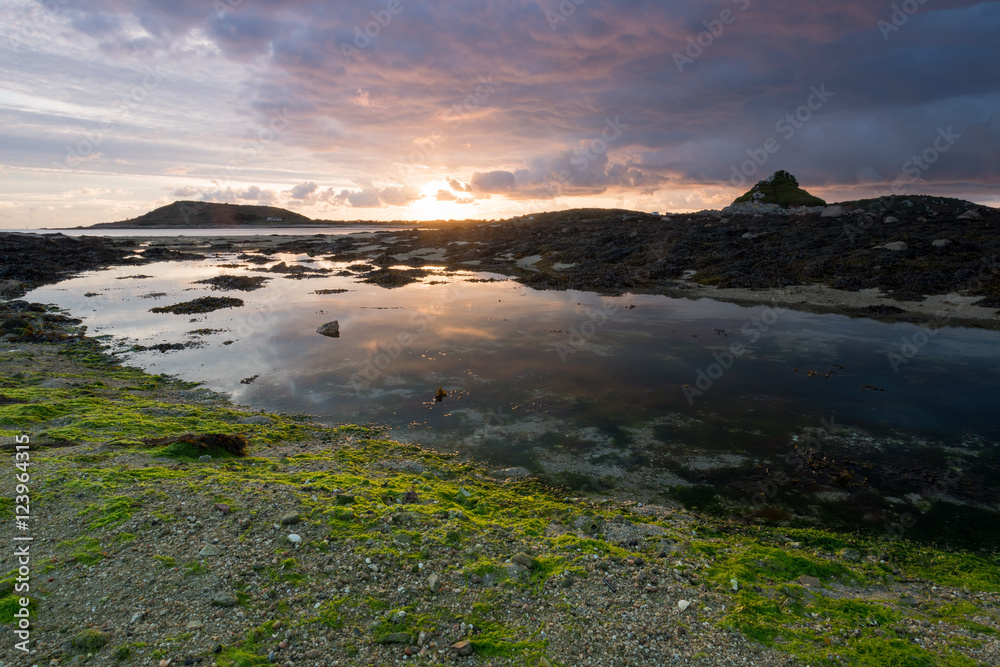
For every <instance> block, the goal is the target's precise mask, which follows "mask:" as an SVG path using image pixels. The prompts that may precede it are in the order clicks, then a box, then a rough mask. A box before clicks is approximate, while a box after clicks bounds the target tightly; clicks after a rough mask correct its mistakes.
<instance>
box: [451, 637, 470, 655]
mask: <svg viewBox="0 0 1000 667" xmlns="http://www.w3.org/2000/svg"><path fill="white" fill-rule="evenodd" d="M451 648H452V649H454V651H455V653H457V654H458V655H472V650H473V649H472V642H470V641H469V640H468V639H463V640H462V641H460V642H455V643H454V644H452V645H451Z"/></svg>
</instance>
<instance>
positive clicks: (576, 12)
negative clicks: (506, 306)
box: [0, 0, 1000, 228]
mask: <svg viewBox="0 0 1000 667" xmlns="http://www.w3.org/2000/svg"><path fill="white" fill-rule="evenodd" d="M998 54H1000V2H965V1H962V0H905V1H904V2H897V3H896V4H892V3H890V2H877V1H876V2H871V1H870V0H866V1H864V2H862V1H860V0H845V1H843V2H837V3H818V2H795V1H793V0H717V1H713V2H702V3H691V2H679V1H673V0H561V1H560V0H537V1H529V0H479V1H478V2H455V1H454V0H452V1H450V2H446V1H445V0H360V1H352V2H347V1H346V0H342V1H337V2H331V1H327V2H319V1H308V0H291V1H287V2H273V1H272V2H263V1H262V0H129V1H126V0H43V1H42V2H26V1H23V0H4V2H3V3H2V5H0V120H2V122H0V228H23V227H25V226H31V227H35V226H71V225H77V224H89V223H92V222H101V221H108V220H118V219H124V218H128V217H133V216H135V215H139V214H141V213H144V212H146V211H148V210H151V209H152V208H155V207H157V206H160V205H163V204H166V203H169V202H171V201H174V200H177V199H197V200H207V201H219V202H222V201H226V202H235V203H267V204H273V205H277V206H283V207H287V208H290V209H293V210H296V211H299V212H301V213H304V214H306V215H309V216H311V217H316V218H329V219H380V220H391V219H404V218H414V219H435V218H455V219H463V218H498V217H506V216H510V215H517V214H522V213H530V212H538V211H543V210H553V209H563V208H570V207H577V206H618V207H625V208H631V209H638V210H647V211H686V210H699V209H703V208H720V207H722V206H724V205H725V204H727V203H729V202H730V201H731V200H732V199H733V198H734V197H735V196H736V195H738V194H740V193H742V192H743V191H745V190H746V189H748V187H749V186H750V185H752V184H753V183H754V182H756V181H757V180H759V179H761V178H763V177H765V176H767V175H769V174H770V173H772V172H774V171H775V170H777V169H787V170H789V171H791V172H792V173H794V174H795V175H796V176H797V177H798V179H799V181H800V183H802V185H803V186H804V187H806V188H808V189H809V190H810V191H812V192H813V193H814V194H817V195H819V196H821V197H824V198H826V199H827V200H831V201H832V200H843V199H847V198H856V197H870V196H877V195H880V194H887V193H889V192H892V191H896V192H926V193H933V194H943V195H949V196H957V197H964V198H967V199H970V200H973V201H976V202H980V203H985V204H992V205H994V206H996V205H1000V189H998V183H1000V57H998ZM744 181H745V182H744Z"/></svg>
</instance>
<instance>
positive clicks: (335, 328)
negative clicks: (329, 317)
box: [316, 320, 340, 338]
mask: <svg viewBox="0 0 1000 667" xmlns="http://www.w3.org/2000/svg"><path fill="white" fill-rule="evenodd" d="M316 333H318V334H322V335H324V336H329V337H330V338H340V322H338V321H337V320H334V321H333V322H327V323H326V324H324V325H323V326H321V327H320V328H319V329H316Z"/></svg>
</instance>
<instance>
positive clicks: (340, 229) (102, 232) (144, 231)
mask: <svg viewBox="0 0 1000 667" xmlns="http://www.w3.org/2000/svg"><path fill="white" fill-rule="evenodd" d="M406 229H420V227H410V226H407V227H393V226H389V225H341V226H337V227H332V226H331V227H206V228H203V229H192V228H181V227H178V228H162V229H160V228H156V227H147V228H125V227H121V228H117V227H110V228H109V227H100V228H97V229H68V228H58V229H27V228H25V229H0V233H8V232H9V233H16V234H65V235H66V236H100V237H105V238H134V237H146V236H152V237H156V236H180V237H192V238H204V237H213V236H310V235H316V234H321V235H334V236H339V235H342V234H360V233H370V232H393V231H401V230H406Z"/></svg>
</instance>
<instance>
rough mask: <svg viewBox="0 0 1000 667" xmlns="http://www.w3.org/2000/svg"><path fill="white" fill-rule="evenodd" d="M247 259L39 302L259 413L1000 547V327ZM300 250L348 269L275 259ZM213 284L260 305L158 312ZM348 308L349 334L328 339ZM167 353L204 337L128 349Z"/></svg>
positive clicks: (603, 482)
mask: <svg viewBox="0 0 1000 667" xmlns="http://www.w3.org/2000/svg"><path fill="white" fill-rule="evenodd" d="M236 255H237V253H220V254H217V255H215V256H213V257H211V258H209V259H206V260H199V261H187V262H182V263H176V262H162V263H157V264H151V265H148V266H142V267H138V268H136V267H124V268H116V269H109V270H104V271H99V272H93V273H88V274H85V275H82V276H80V277H77V278H75V279H72V280H68V281H65V282H62V283H59V284H57V285H53V286H48V287H44V288H40V289H37V290H35V291H33V292H32V293H30V294H29V295H28V297H27V298H28V299H30V300H33V301H41V302H47V303H53V304H56V305H58V306H60V307H62V308H66V309H68V310H69V311H70V312H71V313H73V314H74V315H76V316H77V317H81V318H83V319H84V320H85V323H86V324H87V325H88V326H89V327H90V331H89V333H90V334H91V335H98V336H99V335H107V336H110V337H111V339H110V340H111V342H113V343H114V344H115V345H116V346H117V348H118V349H119V350H123V351H126V352H125V356H126V358H127V359H128V360H129V361H130V363H133V364H136V365H139V366H142V367H143V368H145V369H147V370H149V371H152V372H160V373H168V374H173V375H177V376H179V377H181V378H184V379H186V380H197V381H202V382H204V383H205V385H206V386H208V387H209V388H211V389H215V390H218V391H224V392H227V393H229V394H231V395H232V396H233V398H234V400H235V401H237V402H239V403H242V404H246V405H250V406H253V407H256V408H261V409H267V410H273V411H288V412H308V413H310V414H313V415H315V416H317V417H318V418H320V419H322V420H325V421H330V422H351V423H374V424H378V425H380V426H382V427H384V428H385V429H386V431H387V433H388V435H390V436H391V437H394V438H396V439H399V440H403V441H410V442H414V443H418V444H420V445H423V446H426V447H430V448H434V449H437V450H440V451H452V452H459V453H461V454H463V455H467V456H471V457H474V458H476V459H479V460H483V461H486V462H487V463H488V464H489V465H491V466H493V467H494V468H496V469H506V468H511V467H515V468H523V469H526V470H527V471H530V472H531V473H534V474H538V475H541V476H543V477H545V478H546V479H548V480H550V481H552V482H555V483H559V484H562V485H565V486H567V487H570V488H577V489H586V490H591V491H598V492H600V491H610V490H612V489H613V490H615V491H616V492H620V493H628V494H633V495H635V496H636V497H638V498H640V499H649V500H657V501H663V500H664V499H670V500H674V501H678V502H682V503H684V504H685V505H687V506H691V507H696V508H698V509H702V510H707V511H717V512H722V513H726V514H730V515H733V516H736V517H740V518H743V519H745V520H748V521H777V522H787V523H789V524H794V525H823V526H826V527H831V528H841V529H849V530H866V531H875V532H879V533H884V534H886V535H887V536H900V535H903V536H906V537H912V538H920V539H944V540H948V541H952V542H956V543H962V544H966V545H975V546H995V545H997V544H998V543H1000V521H997V519H998V513H1000V474H998V473H1000V464H998V460H997V454H998V450H1000V447H998V443H1000V425H998V420H997V419H996V414H997V405H998V398H1000V333H998V332H995V331H985V330H975V329H962V328H951V327H944V328H941V329H938V330H936V331H931V332H928V331H926V330H923V329H921V328H920V327H919V326H917V325H915V324H885V323H880V322H877V321H874V320H867V319H860V318H854V319H852V318H849V317H845V316H838V315H817V314H810V313H803V312H797V311H792V310H786V309H772V308H769V307H767V306H757V307H752V308H747V307H742V306H737V305H733V304H726V303H720V302H715V301H712V300H709V299H701V300H697V301H695V300H685V299H672V298H667V297H662V296H650V295H624V296H620V297H605V296H601V295H597V294H593V293H584V292H575V291H567V292H558V291H536V290H533V289H530V288H527V287H525V286H523V285H520V284H519V283H516V282H513V281H508V280H506V279H504V278H503V277H501V276H491V275H489V274H482V273H474V272H471V271H469V272H452V271H446V270H444V269H441V268H437V269H435V268H434V267H424V268H425V269H430V274H429V275H428V276H427V277H425V278H423V279H421V280H420V281H419V282H417V283H413V284H410V285H406V286H403V287H399V288H395V289H385V288H382V287H379V286H376V285H369V284H362V283H359V282H358V281H357V278H356V277H355V276H356V274H357V273H358V269H357V267H355V268H353V269H352V268H350V264H351V263H350V262H334V261H329V260H323V259H316V258H309V257H306V256H304V255H291V254H274V255H272V256H270V258H269V259H270V261H269V262H268V263H267V264H263V265H255V264H248V263H245V262H243V261H241V260H239V259H237V258H236ZM282 261H283V262H286V263H287V264H288V265H302V266H306V267H309V268H312V269H316V268H322V269H332V270H333V272H331V273H329V274H323V275H321V276H320V277H313V278H306V279H293V278H289V277H286V275H284V274H275V273H267V272H263V270H266V269H267V268H268V267H269V266H273V265H277V264H278V263H279V262H282ZM223 265H227V266H223ZM236 265H238V266H236ZM404 268H405V267H404ZM137 274H138V275H137ZM221 274H225V275H246V276H266V277H269V278H270V280H268V281H267V282H266V283H265V287H264V288H262V289H259V290H256V291H252V292H240V291H228V292H221V291H217V290H212V289H211V288H210V286H208V285H204V284H197V283H196V282H195V281H197V280H202V279H205V278H210V277H213V276H218V275H221ZM338 274H343V275H338ZM331 290H333V292H332V293H317V292H323V291H331ZM339 290H347V291H346V292H338V291H339ZM88 295H89V296H88ZM200 296H229V297H238V298H241V299H243V300H244V301H245V304H244V305H243V306H242V307H238V308H230V309H223V310H217V311H214V312H211V313H207V314H202V315H175V314H169V313H152V312H150V308H152V307H154V306H164V305H169V304H173V303H177V302H181V301H189V300H191V299H194V298H197V297H200ZM331 320H337V321H338V322H339V323H340V332H341V333H340V337H339V338H328V337H325V336H322V335H319V334H318V333H316V329H317V327H319V326H320V325H322V324H323V323H325V322H329V321H331ZM160 343H170V344H172V343H186V344H189V345H190V347H187V348H185V349H181V350H176V351H167V352H158V351H141V352H127V350H128V349H129V348H131V347H132V346H134V345H136V344H138V345H142V346H147V347H148V346H152V345H156V344H160ZM907 346H909V347H907ZM890 355H898V356H896V357H891V356H890ZM893 360H895V363H893ZM439 388H440V389H441V390H442V391H443V392H446V393H447V395H446V396H444V397H443V398H441V394H440V392H439V391H438V390H439ZM439 398H440V400H438V399H439ZM519 472H520V471H518V470H512V471H510V472H509V473H508V474H518V473H519ZM521 474H523V473H521Z"/></svg>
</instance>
